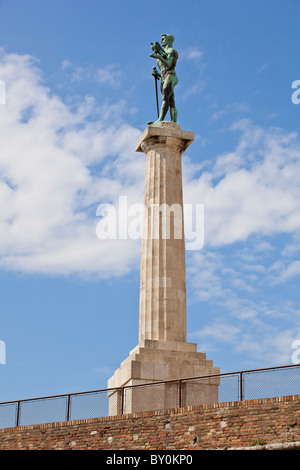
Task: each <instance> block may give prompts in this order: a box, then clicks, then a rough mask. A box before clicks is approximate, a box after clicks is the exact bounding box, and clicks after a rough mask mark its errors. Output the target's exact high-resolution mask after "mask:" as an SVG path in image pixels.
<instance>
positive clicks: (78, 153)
mask: <svg viewBox="0 0 300 470" xmlns="http://www.w3.org/2000/svg"><path fill="white" fill-rule="evenodd" d="M0 76H1V78H2V79H3V80H4V81H5V83H6V87H7V103H6V105H5V106H2V107H1V108H0V147H1V154H0V198H1V199H0V204H1V211H0V266H1V267H3V268H6V269H15V270H21V271H25V272H42V273H48V274H73V273H83V274H87V275H89V274H94V275H96V276H100V277H107V276H114V275H122V274H124V273H126V272H128V271H129V270H130V269H132V266H133V265H135V263H136V262H137V260H138V256H139V245H138V244H136V243H130V241H129V242H127V243H125V242H124V241H120V242H114V243H113V246H112V242H111V243H109V242H107V243H104V242H103V241H100V240H98V239H97V238H96V232H95V229H96V223H97V220H96V208H97V206H98V204H100V203H101V202H110V201H114V200H116V199H117V198H118V196H119V194H120V193H122V191H123V192H125V194H126V193H127V188H128V187H129V185H130V184H132V185H133V189H131V190H130V191H129V193H130V194H131V197H134V198H135V199H139V198H140V197H141V194H142V190H141V187H142V186H143V178H144V168H143V163H145V162H142V160H141V159H140V158H139V157H137V155H136V154H134V151H133V150H131V149H134V144H135V141H136V140H137V138H138V136H139V134H140V132H139V131H138V130H137V129H134V128H132V127H130V126H128V125H125V124H121V123H119V124H116V125H115V126H114V127H113V126H111V127H109V126H107V125H106V124H105V121H104V120H103V116H99V118H98V120H93V121H92V120H90V119H89V116H88V113H89V111H90V110H92V109H94V103H93V100H91V99H87V100H83V102H82V103H81V105H80V106H78V107H77V108H76V109H75V110H74V108H73V106H72V105H70V106H68V105H67V104H65V103H63V102H62V100H61V99H60V98H59V97H58V96H55V95H53V94H52V93H51V91H50V90H49V89H48V88H46V87H45V86H44V85H43V80H42V73H41V70H40V69H39V68H38V64H37V61H36V60H35V59H34V58H33V57H31V56H28V55H27V56H21V55H18V54H6V53H5V52H4V51H3V50H2V51H1V58H0ZM109 112H113V109H112V110H109V109H108V108H107V109H106V110H105V113H106V114H107V113H109ZM108 156H110V157H113V158H112V159H111V160H110V162H109V164H108V165H107V167H106V170H105V165H106V161H107V157H108ZM99 164H101V165H102V166H103V167H104V170H103V173H101V172H96V171H95V170H96V168H98V167H97V166H95V165H99ZM133 167H134V169H135V171H134V172H132V168H133ZM91 208H93V209H91Z"/></svg>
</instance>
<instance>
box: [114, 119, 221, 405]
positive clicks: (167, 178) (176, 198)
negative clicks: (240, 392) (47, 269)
mask: <svg viewBox="0 0 300 470" xmlns="http://www.w3.org/2000/svg"><path fill="white" fill-rule="evenodd" d="M193 139H194V134H193V132H187V131H182V130H181V128H180V126H179V125H178V124H176V123H172V122H162V123H159V124H157V123H155V124H154V125H149V126H148V127H147V129H146V130H145V131H144V132H143V134H142V135H141V137H140V139H139V140H138V142H137V144H136V151H137V152H144V153H145V154H146V156H147V160H146V178H145V196H144V206H145V207H144V219H143V239H142V251H141V269H140V307H139V344H138V346H137V347H136V348H134V349H133V350H132V351H131V352H130V354H129V357H128V358H127V359H126V360H125V361H124V362H122V364H121V366H120V368H119V369H118V370H117V371H115V373H114V375H113V377H111V378H110V379H109V381H108V387H109V388H112V389H113V388H115V387H116V388H117V387H124V386H127V387H128V386H130V385H137V384H146V383H151V382H155V381H163V380H171V379H178V378H184V377H197V376H201V375H203V376H204V375H212V374H218V373H219V369H218V368H215V367H213V364H212V361H210V360H207V359H206V355H205V353H200V352H197V345H196V344H194V343H187V342H186V274H185V244H184V220H183V195H182V168H181V156H182V154H183V152H184V151H185V150H186V149H187V147H188V146H189V145H190V144H191V143H192V141H193ZM175 389H176V390H175ZM183 395H184V396H183V399H184V405H185V406H188V405H193V404H199V400H200V403H211V402H217V401H218V380H216V378H214V379H206V380H204V381H201V382H198V381H195V382H190V381H189V382H186V383H185V387H184V394H183ZM174 397H175V398H174ZM176 397H178V383H175V382H174V383H168V384H160V385H155V386H152V387H149V386H148V387H134V388H128V389H126V390H125V395H124V397H123V398H124V400H123V403H122V406H123V411H124V412H125V413H132V412H137V411H147V410H156V409H162V408H169V407H172V408H174V407H176ZM109 406H110V411H109V412H110V414H118V413H119V412H120V392H119V391H111V392H109ZM177 406H178V405H177Z"/></svg>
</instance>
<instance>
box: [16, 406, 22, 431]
mask: <svg viewBox="0 0 300 470" xmlns="http://www.w3.org/2000/svg"><path fill="white" fill-rule="evenodd" d="M20 405H21V402H20V400H19V401H18V405H17V417H16V427H18V426H19V424H20Z"/></svg>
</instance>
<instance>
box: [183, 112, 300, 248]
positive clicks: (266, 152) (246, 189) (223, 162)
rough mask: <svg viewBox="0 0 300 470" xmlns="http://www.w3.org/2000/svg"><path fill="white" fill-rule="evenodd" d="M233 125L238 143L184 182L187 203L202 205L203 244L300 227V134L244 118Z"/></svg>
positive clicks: (221, 242)
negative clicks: (238, 133) (257, 123)
mask: <svg viewBox="0 0 300 470" xmlns="http://www.w3.org/2000/svg"><path fill="white" fill-rule="evenodd" d="M234 129H235V130H238V131H240V132H241V137H240V139H239V143H238V145H237V148H236V149H235V150H234V151H233V152H230V153H228V154H226V155H221V156H220V157H218V158H217V159H216V162H215V164H214V166H212V167H211V169H210V170H208V169H207V171H205V172H203V173H202V174H201V176H200V177H199V178H197V179H196V178H195V179H191V180H190V181H189V182H188V183H187V184H186V185H185V201H186V202H196V201H197V202H198V203H204V204H205V243H206V246H213V247H217V246H222V245H228V244H231V243H234V242H236V241H243V240H246V239H247V238H248V237H249V236H250V235H252V234H263V235H272V234H275V233H293V232H296V231H297V230H299V228H300V204H299V200H300V181H299V179H298V178H297V177H296V176H295V175H297V174H299V172H300V142H299V139H298V136H297V135H296V134H295V133H286V132H284V131H283V130H281V129H277V128H268V129H263V128H260V127H258V126H254V125H253V124H252V123H251V122H249V121H248V120H243V121H240V122H239V123H237V124H236V125H235V126H234Z"/></svg>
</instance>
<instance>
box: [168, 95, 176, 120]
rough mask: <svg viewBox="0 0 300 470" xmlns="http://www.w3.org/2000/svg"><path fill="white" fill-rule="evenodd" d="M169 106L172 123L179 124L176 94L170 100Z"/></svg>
mask: <svg viewBox="0 0 300 470" xmlns="http://www.w3.org/2000/svg"><path fill="white" fill-rule="evenodd" d="M169 106H170V115H171V121H172V122H177V117H178V111H177V108H176V106H175V97H174V93H173V94H172V96H171V98H170V100H169Z"/></svg>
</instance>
